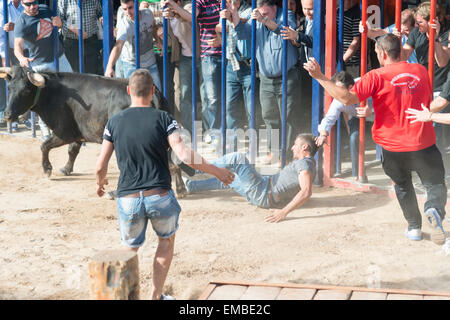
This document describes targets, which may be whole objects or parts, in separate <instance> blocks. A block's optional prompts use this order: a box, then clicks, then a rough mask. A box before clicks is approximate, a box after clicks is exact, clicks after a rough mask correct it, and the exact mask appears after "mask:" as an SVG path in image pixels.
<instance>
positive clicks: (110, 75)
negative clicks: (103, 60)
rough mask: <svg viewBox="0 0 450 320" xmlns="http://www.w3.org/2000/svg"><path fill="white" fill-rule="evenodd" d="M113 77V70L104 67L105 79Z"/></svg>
mask: <svg viewBox="0 0 450 320" xmlns="http://www.w3.org/2000/svg"><path fill="white" fill-rule="evenodd" d="M114 76H115V74H114V69H113V68H111V67H106V71H105V77H110V78H114Z"/></svg>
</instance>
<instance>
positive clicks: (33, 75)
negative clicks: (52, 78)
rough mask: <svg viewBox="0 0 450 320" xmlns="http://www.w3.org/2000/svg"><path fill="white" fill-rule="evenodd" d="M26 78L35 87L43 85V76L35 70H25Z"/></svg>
mask: <svg viewBox="0 0 450 320" xmlns="http://www.w3.org/2000/svg"><path fill="white" fill-rule="evenodd" d="M27 76H28V80H30V82H31V83H32V84H34V85H35V86H36V87H43V86H44V85H45V78H44V77H43V76H42V75H41V74H39V73H37V72H27Z"/></svg>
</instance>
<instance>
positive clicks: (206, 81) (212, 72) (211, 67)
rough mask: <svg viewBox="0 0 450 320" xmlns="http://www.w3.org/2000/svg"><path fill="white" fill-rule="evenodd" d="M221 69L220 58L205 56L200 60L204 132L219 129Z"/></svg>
mask: <svg viewBox="0 0 450 320" xmlns="http://www.w3.org/2000/svg"><path fill="white" fill-rule="evenodd" d="M221 69H222V58H221V57H219V56H206V57H202V58H201V73H202V78H203V85H202V87H201V89H202V90H203V96H204V99H203V100H202V114H203V125H204V127H205V130H207V129H219V128H220V99H221V91H222V90H221ZM203 101H204V102H205V103H203Z"/></svg>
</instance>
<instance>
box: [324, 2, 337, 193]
mask: <svg viewBox="0 0 450 320" xmlns="http://www.w3.org/2000/svg"><path fill="white" fill-rule="evenodd" d="M326 1H327V2H326V4H327V5H326V10H327V12H326V17H325V21H326V22H325V23H326V31H325V33H326V38H325V75H326V76H327V77H328V78H331V77H332V76H333V75H334V73H335V72H336V6H337V0H326ZM332 101H333V97H331V96H330V95H329V94H327V93H326V92H325V106H324V113H325V114H326V113H327V112H328V109H329V108H330V104H331V102H332ZM334 137H335V132H334V130H332V131H331V132H330V135H329V137H328V141H329V143H330V145H326V144H325V145H324V152H323V180H324V184H325V185H329V183H328V182H327V181H329V179H330V178H332V177H333V174H334V170H333V168H334V149H335V147H336V146H335V143H334Z"/></svg>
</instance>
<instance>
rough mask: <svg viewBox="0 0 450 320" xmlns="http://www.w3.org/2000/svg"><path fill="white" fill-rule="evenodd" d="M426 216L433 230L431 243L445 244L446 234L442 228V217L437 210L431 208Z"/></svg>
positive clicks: (426, 212)
mask: <svg viewBox="0 0 450 320" xmlns="http://www.w3.org/2000/svg"><path fill="white" fill-rule="evenodd" d="M425 216H426V217H427V220H428V222H429V223H430V225H431V227H432V228H433V230H432V231H431V241H433V242H434V243H436V244H444V243H445V232H444V228H442V223H441V217H440V216H439V213H438V212H437V210H436V209H435V208H429V209H427V211H425Z"/></svg>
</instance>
